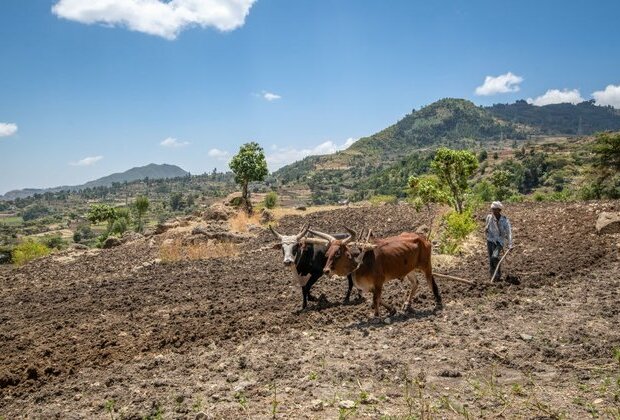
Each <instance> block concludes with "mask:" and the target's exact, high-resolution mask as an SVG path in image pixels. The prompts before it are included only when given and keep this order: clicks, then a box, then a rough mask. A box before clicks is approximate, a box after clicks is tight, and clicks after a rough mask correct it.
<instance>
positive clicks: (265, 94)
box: [263, 91, 282, 102]
mask: <svg viewBox="0 0 620 420" xmlns="http://www.w3.org/2000/svg"><path fill="white" fill-rule="evenodd" d="M263 98H265V99H266V100H268V101H269V102H271V101H275V100H277V99H282V97H281V96H280V95H278V94H275V93H271V92H265V91H263Z"/></svg>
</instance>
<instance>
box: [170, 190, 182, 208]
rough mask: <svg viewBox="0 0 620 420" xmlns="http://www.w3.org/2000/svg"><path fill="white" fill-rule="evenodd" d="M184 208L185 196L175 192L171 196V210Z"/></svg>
mask: <svg viewBox="0 0 620 420" xmlns="http://www.w3.org/2000/svg"><path fill="white" fill-rule="evenodd" d="M183 207H184V203H183V194H181V193H180V192H175V193H173V194H172V195H170V208H171V209H172V210H173V211H178V210H181V209H182V208H183Z"/></svg>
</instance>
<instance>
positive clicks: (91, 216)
mask: <svg viewBox="0 0 620 420" xmlns="http://www.w3.org/2000/svg"><path fill="white" fill-rule="evenodd" d="M86 218H87V219H88V220H90V222H91V223H99V222H108V223H109V224H111V223H112V222H113V221H114V220H115V219H116V210H115V209H114V207H111V206H109V205H107V204H94V205H93V206H91V208H90V210H88V213H87V214H86Z"/></svg>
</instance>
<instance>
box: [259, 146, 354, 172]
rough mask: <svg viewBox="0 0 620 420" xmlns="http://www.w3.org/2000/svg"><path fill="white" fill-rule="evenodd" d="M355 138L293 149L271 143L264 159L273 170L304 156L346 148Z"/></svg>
mask: <svg viewBox="0 0 620 420" xmlns="http://www.w3.org/2000/svg"><path fill="white" fill-rule="evenodd" d="M357 140H358V139H355V138H348V139H347V140H346V141H345V142H344V143H343V144H340V145H339V144H336V143H334V142H333V141H331V140H328V141H326V142H323V143H321V144H319V145H318V146H315V147H313V148H307V149H295V148H292V147H279V146H276V145H273V146H271V151H270V152H269V153H267V156H266V157H265V159H266V160H267V163H268V164H269V168H270V170H272V171H275V170H277V169H279V168H281V167H282V166H285V165H288V164H289V163H293V162H296V161H298V160H301V159H303V158H305V157H306V156H313V155H328V154H331V153H336V152H338V151H340V150H344V149H347V148H348V147H350V146H351V145H352V144H353V143H355V142H356V141H357Z"/></svg>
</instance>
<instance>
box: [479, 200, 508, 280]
mask: <svg viewBox="0 0 620 420" xmlns="http://www.w3.org/2000/svg"><path fill="white" fill-rule="evenodd" d="M503 208H504V206H503V205H502V203H500V202H499V201H494V202H493V203H492V204H491V214H488V215H487V218H486V225H485V228H484V231H485V233H486V235H487V249H488V251H489V265H490V267H489V271H490V275H491V277H493V273H495V269H496V268H497V264H498V263H499V259H500V254H501V253H502V249H503V248H504V246H505V245H508V249H511V248H512V228H511V227H510V222H509V221H508V218H507V217H506V216H503V215H502V209H503ZM501 277H502V274H501V270H497V275H496V276H495V278H491V281H499V280H500V278H501Z"/></svg>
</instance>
